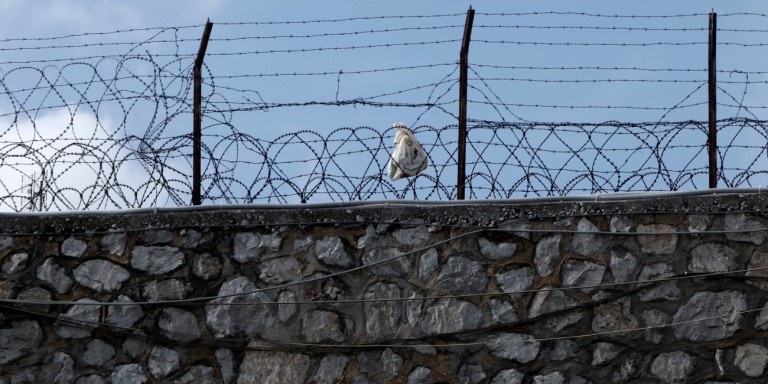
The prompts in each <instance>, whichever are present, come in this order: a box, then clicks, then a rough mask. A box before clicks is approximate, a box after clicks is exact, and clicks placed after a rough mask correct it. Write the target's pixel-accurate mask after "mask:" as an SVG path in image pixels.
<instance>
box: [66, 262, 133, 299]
mask: <svg viewBox="0 0 768 384" xmlns="http://www.w3.org/2000/svg"><path fill="white" fill-rule="evenodd" d="M72 272H73V274H74V276H75V280H76V281H77V282H78V283H80V285H83V286H85V287H88V288H90V289H93V290H94V291H96V292H112V291H116V290H118V289H120V287H122V285H123V283H124V282H125V281H126V280H128V279H129V278H130V277H131V274H130V273H129V272H128V270H126V269H125V268H123V267H121V266H119V265H117V264H114V263H111V262H109V261H107V260H88V261H86V262H84V263H82V264H80V265H79V266H78V267H77V268H75V270H74V271H72Z"/></svg>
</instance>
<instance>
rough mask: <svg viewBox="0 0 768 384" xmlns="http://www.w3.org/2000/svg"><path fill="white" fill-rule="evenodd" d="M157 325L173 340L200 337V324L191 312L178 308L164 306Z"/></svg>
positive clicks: (189, 339) (188, 339)
mask: <svg viewBox="0 0 768 384" xmlns="http://www.w3.org/2000/svg"><path fill="white" fill-rule="evenodd" d="M157 326H158V327H160V329H162V330H163V334H164V335H165V337H167V338H168V339H170V340H174V341H192V340H197V339H199V338H200V326H199V325H198V324H197V318H195V315H194V314H193V313H192V312H189V311H185V310H182V309H178V308H165V309H163V311H162V312H160V318H159V319H158V321H157Z"/></svg>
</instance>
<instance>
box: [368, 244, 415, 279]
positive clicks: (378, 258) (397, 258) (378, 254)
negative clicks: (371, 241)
mask: <svg viewBox="0 0 768 384" xmlns="http://www.w3.org/2000/svg"><path fill="white" fill-rule="evenodd" d="M403 255H404V253H403V252H400V251H399V250H398V249H397V248H384V249H378V248H376V249H373V250H371V251H370V252H366V253H364V254H363V265H371V267H368V270H370V271H371V272H372V273H375V274H377V275H382V276H387V277H403V276H405V275H406V274H408V272H410V270H411V263H410V261H409V259H408V257H407V256H403ZM385 260H389V261H386V262H385Z"/></svg>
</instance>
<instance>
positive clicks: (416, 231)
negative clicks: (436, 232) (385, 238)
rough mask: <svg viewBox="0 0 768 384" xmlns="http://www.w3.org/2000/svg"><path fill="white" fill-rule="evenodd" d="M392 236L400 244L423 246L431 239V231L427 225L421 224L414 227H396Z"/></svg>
mask: <svg viewBox="0 0 768 384" xmlns="http://www.w3.org/2000/svg"><path fill="white" fill-rule="evenodd" d="M392 236H394V238H395V239H396V240H397V241H398V242H399V243H400V244H405V245H414V246H422V245H424V244H426V243H427V240H429V231H428V230H427V226H426V225H419V226H418V227H414V228H400V229H396V230H395V231H394V232H392Z"/></svg>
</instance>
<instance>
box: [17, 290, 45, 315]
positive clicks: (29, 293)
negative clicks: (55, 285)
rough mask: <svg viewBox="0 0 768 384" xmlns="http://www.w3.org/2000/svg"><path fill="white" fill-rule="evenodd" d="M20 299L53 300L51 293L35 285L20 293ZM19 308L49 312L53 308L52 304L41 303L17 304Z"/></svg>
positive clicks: (18, 297)
mask: <svg viewBox="0 0 768 384" xmlns="http://www.w3.org/2000/svg"><path fill="white" fill-rule="evenodd" d="M16 298H17V299H18V300H26V301H51V299H52V296H51V293H50V292H48V291H46V290H45V289H42V288H38V287H33V288H30V289H27V290H26V291H24V292H21V293H19V296H17V297H16ZM17 306H18V307H19V308H22V309H27V310H30V311H36V312H48V311H49V310H50V309H51V306H50V305H41V304H26V305H25V304H17Z"/></svg>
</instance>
